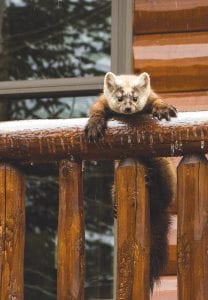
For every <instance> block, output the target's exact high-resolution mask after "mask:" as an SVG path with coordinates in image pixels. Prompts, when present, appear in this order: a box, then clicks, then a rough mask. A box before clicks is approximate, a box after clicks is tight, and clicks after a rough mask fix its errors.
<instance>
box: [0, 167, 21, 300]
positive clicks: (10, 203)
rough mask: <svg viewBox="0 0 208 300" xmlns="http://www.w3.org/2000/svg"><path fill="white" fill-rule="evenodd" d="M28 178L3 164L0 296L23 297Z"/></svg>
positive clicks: (0, 175)
mask: <svg viewBox="0 0 208 300" xmlns="http://www.w3.org/2000/svg"><path fill="white" fill-rule="evenodd" d="M24 242H25V178H24V176H23V175H22V173H21V172H20V171H18V170H17V169H16V168H14V167H12V166H10V165H8V164H4V163H1V164H0V299H2V300H7V299H15V300H22V299H23V298H24V296H23V287H24V279H23V278H24V275H23V273H24V272H23V271H24Z"/></svg>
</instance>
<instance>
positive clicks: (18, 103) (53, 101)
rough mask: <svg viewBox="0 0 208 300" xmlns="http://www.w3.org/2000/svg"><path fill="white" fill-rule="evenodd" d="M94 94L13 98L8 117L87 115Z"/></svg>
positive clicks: (38, 117)
mask: <svg viewBox="0 0 208 300" xmlns="http://www.w3.org/2000/svg"><path fill="white" fill-rule="evenodd" d="M96 98H97V97H96V96H85V97H62V98H44V99H24V100H15V101H12V102H11V103H10V113H9V116H10V119H11V120H25V119H67V118H81V117H87V116H88V113H89V108H90V106H91V105H92V104H93V102H94V101H95V100H96Z"/></svg>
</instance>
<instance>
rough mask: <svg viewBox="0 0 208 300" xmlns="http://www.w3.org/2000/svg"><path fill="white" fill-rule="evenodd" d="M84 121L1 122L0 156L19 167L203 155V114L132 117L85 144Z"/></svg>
mask: <svg viewBox="0 0 208 300" xmlns="http://www.w3.org/2000/svg"><path fill="white" fill-rule="evenodd" d="M86 122H87V119H84V118H83V119H65V120H25V121H10V122H2V123H0V157H1V159H4V160H13V161H22V162H26V161H27V162H31V164H33V162H41V161H42V162H46V161H54V160H60V159H63V158H67V159H71V160H74V159H89V160H106V159H108V160H114V159H121V158H126V157H133V156H134V157H135V156H138V155H139V156H149V155H153V156H181V155H183V154H185V153H190V152H198V153H206V152H208V111H202V112H181V113H179V114H178V117H177V118H173V119H172V120H171V121H169V122H168V121H165V120H163V121H158V120H156V119H154V118H152V117H150V116H143V117H141V116H140V118H138V116H137V118H136V116H135V117H134V116H131V118H130V117H128V118H126V119H124V118H123V119H122V120H121V119H120V120H119V121H116V120H113V121H109V122H108V129H107V130H106V137H105V138H104V139H102V140H101V141H100V142H88V141H87V140H86V138H85V133H84V128H85V125H86Z"/></svg>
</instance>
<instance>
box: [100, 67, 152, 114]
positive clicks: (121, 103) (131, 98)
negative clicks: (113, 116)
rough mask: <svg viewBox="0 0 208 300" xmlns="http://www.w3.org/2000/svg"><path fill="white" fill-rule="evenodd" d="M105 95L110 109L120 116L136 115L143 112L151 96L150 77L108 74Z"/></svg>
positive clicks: (146, 75) (145, 74)
mask: <svg viewBox="0 0 208 300" xmlns="http://www.w3.org/2000/svg"><path fill="white" fill-rule="evenodd" d="M104 95H105V97H106V99H107V102H108V105H109V108H110V109H111V110H112V111H115V112H117V113H120V114H126V115H129V114H134V113H137V112H140V111H142V110H143V108H144V107H145V105H146V104H147V100H148V97H149V95H150V77H149V75H148V74H147V73H142V74H140V75H138V76H137V75H119V76H116V75H115V74H113V73H111V72H108V73H107V74H106V75H105V79H104Z"/></svg>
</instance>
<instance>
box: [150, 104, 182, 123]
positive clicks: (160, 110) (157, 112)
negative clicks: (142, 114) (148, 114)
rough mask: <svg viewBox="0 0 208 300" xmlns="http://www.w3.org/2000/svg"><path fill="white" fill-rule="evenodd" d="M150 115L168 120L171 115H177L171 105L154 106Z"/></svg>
mask: <svg viewBox="0 0 208 300" xmlns="http://www.w3.org/2000/svg"><path fill="white" fill-rule="evenodd" d="M152 115H153V117H155V118H157V119H158V120H162V119H166V120H167V121H170V119H171V117H177V110H176V108H175V107H174V106H172V105H163V106H156V107H153V109H152Z"/></svg>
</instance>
